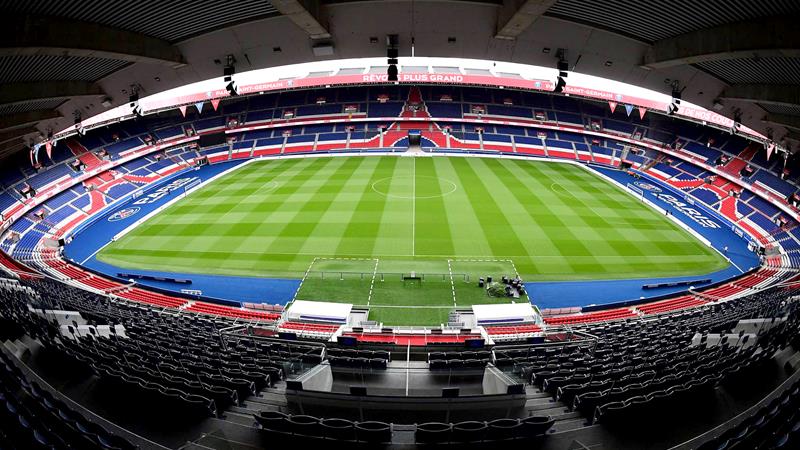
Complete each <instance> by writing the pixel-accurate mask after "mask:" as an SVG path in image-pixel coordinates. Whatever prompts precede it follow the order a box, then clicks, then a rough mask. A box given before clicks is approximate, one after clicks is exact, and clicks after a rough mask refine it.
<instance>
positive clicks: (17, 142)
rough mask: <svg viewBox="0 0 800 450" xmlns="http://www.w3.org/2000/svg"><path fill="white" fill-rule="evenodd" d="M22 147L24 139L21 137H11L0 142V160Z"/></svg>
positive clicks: (23, 146)
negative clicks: (6, 140) (4, 141)
mask: <svg viewBox="0 0 800 450" xmlns="http://www.w3.org/2000/svg"><path fill="white" fill-rule="evenodd" d="M24 148H25V141H24V140H22V139H12V140H10V141H8V142H6V143H3V144H0V160H2V159H3V158H5V157H7V156H10V155H12V154H14V153H16V152H18V151H20V150H22V149H24Z"/></svg>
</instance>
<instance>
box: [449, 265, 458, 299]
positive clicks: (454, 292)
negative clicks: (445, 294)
mask: <svg viewBox="0 0 800 450" xmlns="http://www.w3.org/2000/svg"><path fill="white" fill-rule="evenodd" d="M451 262H452V260H450V259H448V260H447V271H448V272H450V289H451V290H452V291H453V307H456V306H458V305H457V304H456V283H455V281H453V265H452V264H451Z"/></svg>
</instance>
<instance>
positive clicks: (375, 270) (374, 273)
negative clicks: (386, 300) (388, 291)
mask: <svg viewBox="0 0 800 450" xmlns="http://www.w3.org/2000/svg"><path fill="white" fill-rule="evenodd" d="M379 261H380V260H379V259H378V258H375V268H374V269H372V281H370V282H369V295H368V296H367V306H369V302H370V301H371V300H372V290H373V289H374V288H375V275H377V274H378V262H379Z"/></svg>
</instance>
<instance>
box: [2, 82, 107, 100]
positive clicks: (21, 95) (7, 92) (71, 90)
mask: <svg viewBox="0 0 800 450" xmlns="http://www.w3.org/2000/svg"><path fill="white" fill-rule="evenodd" d="M98 95H105V92H103V88H101V87H100V85H99V84H97V83H92V82H89V81H30V82H26V83H13V84H9V85H7V88H5V89H2V90H0V105H9V104H17V103H28V102H30V101H32V100H47V99H57V98H67V97H90V96H98Z"/></svg>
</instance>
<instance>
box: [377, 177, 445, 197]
mask: <svg viewBox="0 0 800 450" xmlns="http://www.w3.org/2000/svg"><path fill="white" fill-rule="evenodd" d="M456 189H458V186H456V184H455V183H453V182H452V181H450V180H448V179H446V178H439V177H431V176H427V175H417V177H416V179H415V178H414V177H411V176H405V175H401V176H396V177H388V178H381V179H380V180H378V181H376V182H374V183H372V190H373V191H375V192H377V193H378V194H381V195H384V196H386V197H389V198H406V199H411V198H417V199H426V198H436V197H444V196H445V195H449V194H452V193H453V192H455V191H456Z"/></svg>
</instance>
